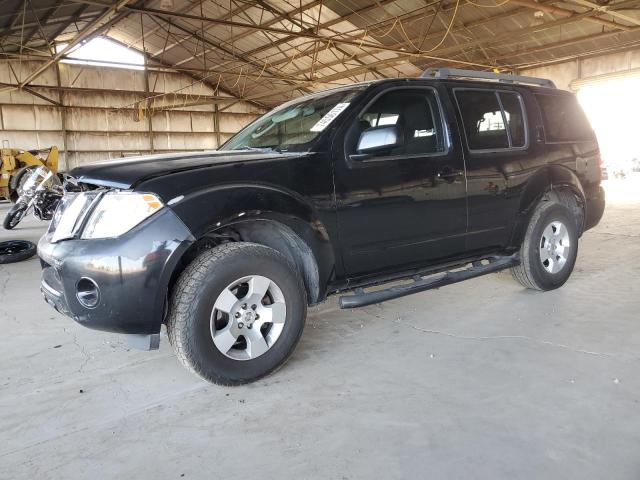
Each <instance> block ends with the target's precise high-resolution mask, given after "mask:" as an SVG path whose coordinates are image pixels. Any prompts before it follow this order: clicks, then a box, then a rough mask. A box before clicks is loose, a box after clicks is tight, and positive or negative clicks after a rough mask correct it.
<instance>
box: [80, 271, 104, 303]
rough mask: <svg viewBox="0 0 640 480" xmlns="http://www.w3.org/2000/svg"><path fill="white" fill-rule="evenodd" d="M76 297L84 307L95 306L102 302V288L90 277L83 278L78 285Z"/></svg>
mask: <svg viewBox="0 0 640 480" xmlns="http://www.w3.org/2000/svg"><path fill="white" fill-rule="evenodd" d="M76 298H77V299H78V301H79V302H80V304H81V305H82V306H83V307H86V308H95V307H97V306H98V303H99V302H100V289H99V288H98V285H96V282H94V281H93V280H91V279H90V278H81V279H80V280H79V281H78V284H77V285H76Z"/></svg>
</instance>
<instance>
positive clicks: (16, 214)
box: [2, 202, 27, 230]
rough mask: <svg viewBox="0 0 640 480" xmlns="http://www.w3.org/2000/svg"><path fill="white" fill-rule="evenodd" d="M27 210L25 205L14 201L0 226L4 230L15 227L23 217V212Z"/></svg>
mask: <svg viewBox="0 0 640 480" xmlns="http://www.w3.org/2000/svg"><path fill="white" fill-rule="evenodd" d="M26 210H27V206H26V205H23V204H22V202H20V203H16V204H15V205H13V206H12V207H11V208H10V209H9V211H8V212H7V214H6V215H5V217H4V221H3V222H2V226H3V227H4V228H5V230H12V229H13V228H15V227H16V226H17V225H18V224H19V223H20V220H22V217H24V213H25V211H26Z"/></svg>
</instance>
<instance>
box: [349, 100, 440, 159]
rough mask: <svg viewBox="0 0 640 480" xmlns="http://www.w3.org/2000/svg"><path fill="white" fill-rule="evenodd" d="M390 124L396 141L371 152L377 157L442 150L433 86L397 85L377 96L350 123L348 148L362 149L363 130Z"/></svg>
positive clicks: (351, 152)
mask: <svg viewBox="0 0 640 480" xmlns="http://www.w3.org/2000/svg"><path fill="white" fill-rule="evenodd" d="M389 126H394V127H396V132H395V133H396V137H397V142H395V144H394V145H392V146H388V147H381V148H380V149H379V150H376V151H375V152H373V153H374V155H375V156H376V157H380V156H383V157H384V156H393V157H396V156H409V155H425V154H427V155H428V154H435V153H441V152H444V151H445V143H444V135H443V128H442V119H441V116H440V109H439V108H438V101H437V99H436V94H435V92H434V91H432V90H428V89H416V90H413V89H400V90H393V91H391V92H388V93H385V94H383V95H382V96H380V97H378V98H377V99H376V100H375V101H374V102H373V103H372V104H371V105H369V107H367V109H366V110H365V112H364V113H362V114H361V115H360V117H359V120H358V121H357V122H356V123H355V124H354V125H353V126H352V128H351V132H349V135H348V141H347V152H348V153H350V154H360V153H363V152H361V151H359V150H358V146H359V144H360V140H361V139H362V137H363V134H364V133H365V132H367V131H369V132H370V133H371V131H374V130H377V129H381V128H384V127H389Z"/></svg>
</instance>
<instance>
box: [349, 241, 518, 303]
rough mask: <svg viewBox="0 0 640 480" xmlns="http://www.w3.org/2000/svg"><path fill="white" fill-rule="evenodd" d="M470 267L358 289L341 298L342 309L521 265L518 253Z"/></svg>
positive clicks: (472, 264)
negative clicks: (382, 285)
mask: <svg viewBox="0 0 640 480" xmlns="http://www.w3.org/2000/svg"><path fill="white" fill-rule="evenodd" d="M483 262H487V263H483ZM468 265H470V266H469V267H467V268H466V269H464V270H455V271H449V272H444V273H438V274H435V275H430V276H428V277H420V276H416V277H414V281H413V283H409V284H405V285H395V286H393V287H389V288H386V289H384V290H375V291H373V292H365V291H364V289H362V288H358V289H356V293H355V294H353V295H343V296H341V297H340V308H357V307H366V306H367V305H373V304H375V303H380V302H386V301H387V300H392V299H394V298H400V297H404V296H407V295H411V294H413V293H418V292H424V291H426V290H431V289H433V288H440V287H444V286H445V285H451V284H452V283H458V282H462V281H463V280H468V279H470V278H475V277H480V276H482V275H486V274H487V273H493V272H498V271H500V270H504V269H505V268H511V267H515V266H516V265H520V257H519V254H517V253H516V254H514V255H511V256H494V257H488V258H485V259H482V260H477V261H474V262H472V263H470V264H468Z"/></svg>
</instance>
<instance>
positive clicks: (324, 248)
mask: <svg viewBox="0 0 640 480" xmlns="http://www.w3.org/2000/svg"><path fill="white" fill-rule="evenodd" d="M169 206H170V208H172V209H173V211H174V212H175V213H176V215H178V217H180V218H181V219H182V221H183V222H184V223H185V224H186V225H188V226H189V228H190V230H191V232H192V234H193V236H194V237H195V238H196V239H202V238H206V237H215V236H216V234H217V232H220V231H222V230H225V229H229V228H232V229H233V228H235V229H237V230H239V231H247V228H248V227H247V226H248V225H249V224H253V225H254V226H255V225H258V224H256V223H254V222H263V223H262V224H260V225H264V226H266V227H267V226H274V225H279V226H281V228H279V229H278V230H277V235H279V236H280V237H281V238H280V239H281V240H282V241H281V242H280V243H278V242H272V243H274V244H273V245H269V246H273V247H274V248H276V245H278V246H283V247H285V246H286V245H288V248H289V249H293V250H300V251H304V250H305V247H304V246H305V245H306V247H308V249H309V252H310V253H311V254H312V261H310V259H309V258H308V256H305V255H304V252H302V253H301V254H300V256H297V254H295V253H294V254H293V257H296V258H292V259H293V260H294V263H296V264H297V265H298V266H299V267H300V268H301V269H302V270H303V271H302V272H301V273H302V274H303V278H305V283H306V287H307V291H308V293H309V301H310V303H312V304H315V303H318V302H320V301H322V300H324V298H325V297H326V292H327V285H328V283H329V281H330V279H331V278H332V276H333V275H334V272H335V254H334V251H333V245H332V242H331V239H330V238H329V233H328V230H327V228H326V227H325V225H324V223H323V222H322V220H321V219H320V216H319V215H318V214H317V212H316V210H315V209H314V208H313V206H312V205H311V204H310V203H309V202H308V200H307V199H305V198H302V197H300V196H299V195H298V194H296V193H295V192H290V191H287V190H285V189H282V188H276V187H274V186H271V185H264V184H237V183H234V184H226V185H216V186H214V187H211V188H207V189H202V190H198V191H194V192H192V193H189V194H186V195H185V196H184V198H182V199H181V200H179V201H178V202H176V203H175V204H173V205H169ZM194 212H198V214H194ZM202 212H206V214H203V213H202ZM282 227H283V228H282ZM265 234H266V233H264V232H263V234H262V236H263V237H264V235H265ZM295 238H298V239H299V241H300V242H302V243H298V241H297V240H296V239H295ZM249 241H256V242H257V243H264V244H268V242H265V241H264V239H261V238H260V235H255V233H254V234H253V236H250V237H249ZM283 253H288V252H283ZM290 256H291V255H290ZM300 262H302V263H300ZM303 264H304V265H303ZM309 269H310V270H309ZM314 269H315V271H316V272H317V274H316V276H317V278H313V275H311V274H309V271H313V270H314Z"/></svg>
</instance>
